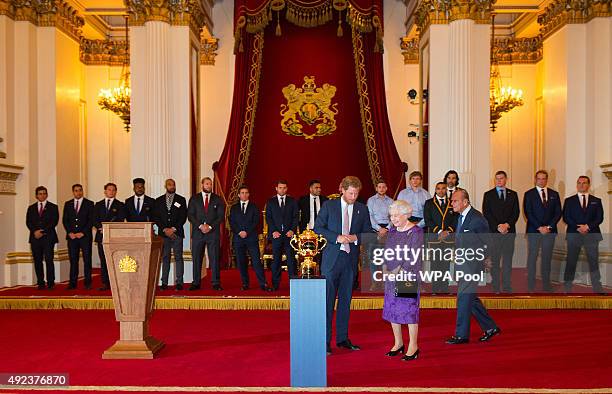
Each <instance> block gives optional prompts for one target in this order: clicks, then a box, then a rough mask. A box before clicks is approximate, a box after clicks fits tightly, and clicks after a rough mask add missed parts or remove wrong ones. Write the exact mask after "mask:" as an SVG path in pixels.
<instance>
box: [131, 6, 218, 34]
mask: <svg viewBox="0 0 612 394" xmlns="http://www.w3.org/2000/svg"><path fill="white" fill-rule="evenodd" d="M124 3H125V5H126V6H127V9H128V14H129V15H130V25H132V26H142V25H144V24H145V22H149V21H162V22H167V23H169V24H171V25H174V26H189V27H190V28H191V30H192V31H193V33H194V34H195V35H196V36H198V37H199V36H200V29H201V28H202V27H204V26H207V27H208V28H209V30H212V19H211V11H212V5H211V4H210V2H209V1H205V2H204V3H203V2H202V1H201V0H124Z"/></svg>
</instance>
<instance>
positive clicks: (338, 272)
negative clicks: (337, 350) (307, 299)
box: [322, 250, 354, 345]
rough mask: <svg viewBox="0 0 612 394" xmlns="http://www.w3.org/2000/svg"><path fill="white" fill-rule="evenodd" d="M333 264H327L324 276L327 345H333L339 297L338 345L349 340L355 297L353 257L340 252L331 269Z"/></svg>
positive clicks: (323, 272)
mask: <svg viewBox="0 0 612 394" xmlns="http://www.w3.org/2000/svg"><path fill="white" fill-rule="evenodd" d="M330 265H331V264H325V265H324V266H323V267H324V268H323V270H322V274H323V275H324V276H325V284H326V287H327V296H326V301H327V302H326V304H327V305H326V312H327V344H328V345H329V344H330V343H331V337H332V320H333V318H334V304H335V303H336V295H337V296H338V308H337V310H336V343H340V342H344V341H346V340H347V339H348V324H349V316H350V312H351V299H352V297H353V278H354V272H353V261H352V258H351V256H350V255H349V254H348V253H346V252H344V251H342V250H341V251H340V253H339V254H338V258H337V259H336V263H335V264H334V265H333V267H332V268H331V269H329V268H327V267H329V266H330Z"/></svg>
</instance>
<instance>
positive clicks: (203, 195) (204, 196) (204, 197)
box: [202, 192, 212, 204]
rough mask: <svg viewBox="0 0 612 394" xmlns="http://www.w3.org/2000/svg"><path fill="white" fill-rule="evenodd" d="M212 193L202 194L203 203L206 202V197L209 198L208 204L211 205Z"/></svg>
mask: <svg viewBox="0 0 612 394" xmlns="http://www.w3.org/2000/svg"><path fill="white" fill-rule="evenodd" d="M211 194H212V193H206V192H202V201H206V196H208V203H209V204H210V195H211Z"/></svg>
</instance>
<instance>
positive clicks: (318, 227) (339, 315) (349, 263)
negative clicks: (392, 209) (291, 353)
mask: <svg viewBox="0 0 612 394" xmlns="http://www.w3.org/2000/svg"><path fill="white" fill-rule="evenodd" d="M341 186H342V196H341V197H340V198H338V199H334V200H331V201H329V202H327V203H325V205H323V207H322V208H321V212H320V213H319V215H318V216H317V221H316V223H315V228H314V231H315V232H316V233H317V234H321V235H323V236H324V237H325V239H326V241H327V246H326V247H325V249H323V259H322V262H321V274H323V276H325V282H326V286H327V296H326V313H327V319H326V322H327V354H328V355H329V354H331V337H332V320H333V317H334V305H335V304H336V295H337V297H338V307H337V311H336V345H337V346H338V347H340V348H345V349H349V350H360V347H359V346H357V345H355V344H353V343H352V342H351V340H350V339H349V337H348V327H349V317H350V307H351V299H352V296H353V281H354V277H355V274H354V270H355V264H354V261H355V260H356V259H358V258H359V245H360V243H361V238H362V235H363V234H367V233H372V232H373V231H374V230H373V229H372V224H371V222H370V212H369V210H368V207H367V206H366V205H365V204H362V203H360V202H358V201H357V197H358V196H359V191H360V190H361V181H360V180H359V178H357V177H354V176H347V177H344V179H343V180H342V183H341Z"/></svg>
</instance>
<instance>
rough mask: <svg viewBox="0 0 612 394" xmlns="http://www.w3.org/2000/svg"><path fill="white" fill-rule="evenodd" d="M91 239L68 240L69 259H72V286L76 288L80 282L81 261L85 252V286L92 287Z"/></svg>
mask: <svg viewBox="0 0 612 394" xmlns="http://www.w3.org/2000/svg"><path fill="white" fill-rule="evenodd" d="M92 248H93V246H92V240H91V238H87V237H83V238H78V239H77V238H75V239H69V240H68V258H69V259H70V285H71V286H76V285H77V282H78V280H79V259H80V253H81V252H83V274H84V276H85V286H86V287H88V286H91V252H92Z"/></svg>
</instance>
